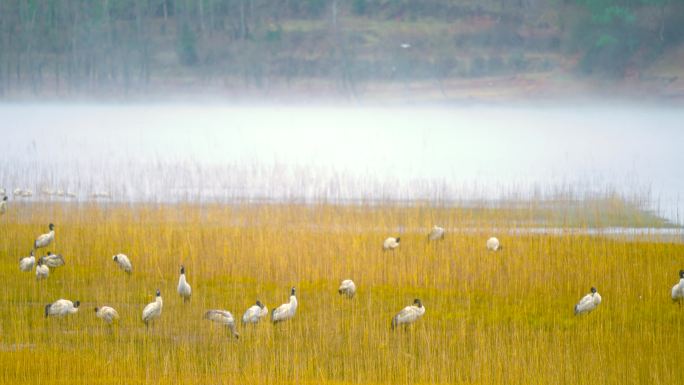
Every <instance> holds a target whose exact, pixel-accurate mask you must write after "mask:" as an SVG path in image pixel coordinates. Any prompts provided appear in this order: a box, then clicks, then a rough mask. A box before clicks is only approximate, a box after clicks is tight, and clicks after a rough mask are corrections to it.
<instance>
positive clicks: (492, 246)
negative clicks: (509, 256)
mask: <svg viewBox="0 0 684 385" xmlns="http://www.w3.org/2000/svg"><path fill="white" fill-rule="evenodd" d="M500 247H501V244H500V243H499V240H498V239H496V237H491V238H489V239H487V250H491V251H497V250H499V248H500Z"/></svg>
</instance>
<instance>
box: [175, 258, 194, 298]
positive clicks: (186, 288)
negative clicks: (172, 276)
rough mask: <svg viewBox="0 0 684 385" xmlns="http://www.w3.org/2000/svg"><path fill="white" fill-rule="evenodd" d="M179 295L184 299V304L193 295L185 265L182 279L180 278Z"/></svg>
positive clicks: (181, 274) (182, 270) (181, 275)
mask: <svg viewBox="0 0 684 385" xmlns="http://www.w3.org/2000/svg"><path fill="white" fill-rule="evenodd" d="M178 294H179V295H180V296H181V298H183V302H187V301H189V300H190V296H191V295H192V288H191V287H190V284H189V283H188V281H187V280H186V279H185V266H183V265H181V269H180V278H178Z"/></svg>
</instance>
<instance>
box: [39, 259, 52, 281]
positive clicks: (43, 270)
mask: <svg viewBox="0 0 684 385" xmlns="http://www.w3.org/2000/svg"><path fill="white" fill-rule="evenodd" d="M49 275H50V268H49V267H48V266H47V265H46V264H44V263H43V260H42V259H39V260H38V266H36V280H38V281H40V280H41V279H47V278H48V276H49Z"/></svg>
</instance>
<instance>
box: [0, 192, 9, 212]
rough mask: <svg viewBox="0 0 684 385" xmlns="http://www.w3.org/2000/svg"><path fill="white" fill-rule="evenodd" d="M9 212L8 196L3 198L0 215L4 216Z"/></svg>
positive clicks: (0, 203)
mask: <svg viewBox="0 0 684 385" xmlns="http://www.w3.org/2000/svg"><path fill="white" fill-rule="evenodd" d="M6 212H7V196H4V197H3V198H2V202H0V215H2V214H4V213H6Z"/></svg>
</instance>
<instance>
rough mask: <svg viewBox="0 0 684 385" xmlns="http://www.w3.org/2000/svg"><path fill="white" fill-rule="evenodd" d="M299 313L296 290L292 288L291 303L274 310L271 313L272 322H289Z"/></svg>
mask: <svg viewBox="0 0 684 385" xmlns="http://www.w3.org/2000/svg"><path fill="white" fill-rule="evenodd" d="M296 312H297V297H296V296H295V288H294V287H293V288H292V291H291V292H290V302H288V303H284V304H282V305H280V306H278V307H277V308H275V309H273V312H272V313H271V321H273V323H274V324H275V323H278V322H282V321H286V320H289V319H290V318H292V317H294V316H295V313H296Z"/></svg>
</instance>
